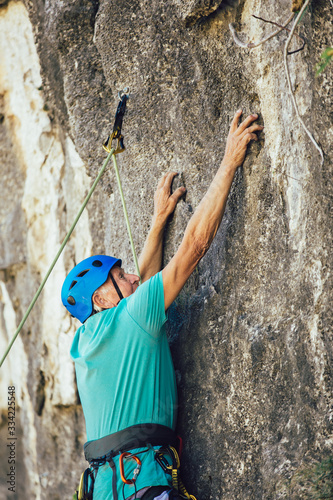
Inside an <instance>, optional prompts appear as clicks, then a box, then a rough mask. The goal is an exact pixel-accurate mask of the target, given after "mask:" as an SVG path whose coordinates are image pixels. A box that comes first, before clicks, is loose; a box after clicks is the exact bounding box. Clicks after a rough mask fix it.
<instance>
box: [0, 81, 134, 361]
mask: <svg viewBox="0 0 333 500" xmlns="http://www.w3.org/2000/svg"><path fill="white" fill-rule="evenodd" d="M128 92H129V89H128V87H126V88H125V89H124V90H123V91H121V92H119V93H118V96H119V99H120V103H119V104H118V108H117V112H116V117H115V123H114V126H113V131H112V134H111V135H110V136H109V137H108V138H107V140H106V141H105V142H104V144H103V148H104V149H105V151H107V152H108V156H107V158H106V160H105V161H104V163H103V166H102V168H101V170H100V171H99V173H98V175H97V177H96V179H95V181H94V183H93V185H92V186H91V188H90V190H89V193H88V194H87V196H86V198H85V200H84V202H83V204H82V206H81V208H80V210H79V212H78V214H77V216H76V217H75V219H74V222H73V224H72V225H71V227H70V229H69V231H68V233H67V234H66V236H65V238H64V240H63V242H62V244H61V246H60V248H59V250H58V252H57V254H56V256H55V258H54V260H53V262H52V264H51V265H50V267H49V269H48V271H47V273H46V275H45V278H44V279H43V281H42V283H41V284H40V286H39V288H38V290H37V292H36V293H35V295H34V297H33V299H32V301H31V302H30V305H29V307H28V309H27V311H26V313H25V315H24V316H23V318H22V320H21V322H20V324H19V326H18V328H17V330H16V332H15V333H14V335H13V338H12V339H11V341H10V343H9V345H8V347H7V349H6V351H5V353H4V355H3V356H2V358H1V360H0V367H1V366H2V364H3V362H4V361H5V359H6V357H7V356H8V353H9V351H10V350H11V348H12V346H13V344H14V342H15V340H16V339H17V337H18V335H19V333H20V331H21V330H22V328H23V326H24V324H25V322H26V320H27V318H28V316H29V314H30V312H31V311H32V308H33V307H34V305H35V303H36V301H37V299H38V297H39V296H40V294H41V292H42V290H43V288H44V286H45V283H46V282H47V280H48V278H49V276H50V274H51V272H52V270H53V268H54V266H55V265H56V263H57V261H58V259H59V257H60V255H61V254H62V252H63V250H64V248H65V246H66V245H67V242H68V240H69V238H70V236H71V234H72V232H73V231H74V229H75V226H76V224H77V223H78V221H79V219H80V217H81V215H82V212H83V210H84V209H85V207H86V205H87V203H88V201H89V200H90V197H91V195H92V194H93V192H94V191H95V188H96V186H97V184H98V182H99V180H100V179H101V177H102V175H103V173H104V171H105V169H106V167H107V165H108V163H109V161H110V160H111V158H112V160H113V165H114V168H115V172H116V177H117V182H118V186H119V192H120V197H121V202H122V205H123V210H124V217H125V221H126V226H127V231H128V236H129V240H130V243H131V248H132V253H133V259H134V264H135V268H136V273H137V275H138V276H139V277H140V271H139V265H138V259H137V256H136V252H135V247H134V243H133V237H132V233H131V228H130V224H129V219H128V214H127V209H126V204H125V198H124V193H123V190H122V187H121V181H120V176H119V171H118V167H117V161H116V156H115V155H116V154H118V153H121V152H122V151H124V150H125V146H124V140H123V136H122V135H121V127H122V123H123V118H124V114H125V111H126V102H127V99H128ZM114 139H117V147H116V149H114V148H112V146H111V144H112V141H113V140H114ZM140 283H141V277H140Z"/></svg>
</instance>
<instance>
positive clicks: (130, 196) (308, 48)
mask: <svg viewBox="0 0 333 500" xmlns="http://www.w3.org/2000/svg"><path fill="white" fill-rule="evenodd" d="M290 7H291V2H290V1H287V0H282V1H281V2H274V1H272V0H267V1H265V2H260V1H257V0H241V1H236V0H229V1H222V2H217V1H212V0H211V1H205V0H191V1H186V2H181V1H180V0H150V1H149V2H148V1H146V0H131V1H129V2H110V1H106V0H101V1H100V2H98V1H97V0H96V1H91V0H90V1H88V0H72V1H71V2H62V1H60V0H47V1H43V2H42V1H41V0H31V1H29V2H26V3H25V4H23V3H21V2H19V1H16V2H15V1H11V2H6V1H5V2H4V1H2V2H0V37H1V38H0V40H1V69H0V108H1V109H0V155H1V167H0V168H1V178H2V189H1V204H0V225H1V236H0V287H1V288H0V296H1V305H0V327H1V338H0V346H1V352H4V350H5V348H6V345H7V344H8V342H9V340H10V338H11V337H12V335H13V333H14V332H15V330H16V327H17V325H18V324H19V322H20V320H21V319H22V317H23V315H24V313H25V311H26V309H27V307H28V305H29V303H30V301H31V299H32V297H33V295H34V293H35V291H36V290H37V288H38V286H39V284H40V282H41V280H42V279H43V277H44V276H45V273H46V271H47V269H48V266H49V265H50V263H51V262H52V260H53V258H54V256H55V254H56V252H57V250H58V248H59V246H60V243H61V241H62V240H63V238H64V236H65V234H66V231H67V230H68V229H69V227H70V225H71V223H72V221H73V219H74V217H75V215H76V213H77V210H78V209H79V207H80V203H81V202H82V200H83V198H84V196H85V194H86V192H87V189H88V188H89V186H90V185H91V183H92V181H93V179H94V177H95V176H96V174H97V172H98V170H99V168H100V166H101V164H102V162H103V160H104V158H105V153H104V152H103V150H102V148H101V144H102V142H103V141H104V140H105V139H106V137H107V135H108V134H109V132H110V130H111V127H112V123H113V116H114V110H115V108H116V105H117V92H118V91H119V90H120V89H122V88H124V87H125V86H129V87H130V100H129V105H128V111H127V113H126V116H125V120H124V126H123V133H124V136H125V145H126V147H127V149H126V151H125V152H124V153H123V154H121V155H119V166H120V173H121V178H122V182H123V189H124V192H125V197H126V199H127V203H128V211H129V217H130V222H131V225H132V229H133V230H134V229H135V230H134V231H133V232H134V241H135V245H136V248H137V250H138V251H140V249H141V248H142V247H143V243H144V239H145V236H146V234H147V230H148V228H149V224H150V214H151V213H152V207H153V193H154V190H155V187H156V184H157V181H158V179H159V177H160V176H161V174H162V173H163V172H166V171H168V170H176V171H178V172H180V173H181V176H180V177H181V180H182V182H183V183H185V185H186V187H187V197H186V200H185V201H182V202H181V203H180V204H179V206H178V207H177V210H176V213H175V215H174V217H173V218H172V220H171V221H170V224H169V226H168V229H167V232H166V244H165V255H164V261H165V262H167V261H168V260H169V259H170V258H171V256H172V255H173V254H174V252H175V251H176V250H177V248H178V245H179V243H180V241H181V238H182V234H183V232H184V229H185V227H186V224H187V222H188V220H189V219H190V217H191V214H192V212H193V210H194V209H195V207H196V206H197V204H198V203H199V201H200V199H201V197H202V196H203V195H204V193H205V190H206V188H207V187H208V185H209V183H210V181H211V180H212V178H213V176H214V172H215V171H216V169H217V168H218V165H219V162H220V161H221V159H222V156H223V151H224V145H225V138H226V135H227V132H228V128H229V123H230V120H231V117H232V116H233V114H234V112H235V110H236V109H238V108H239V107H242V109H243V110H244V113H245V114H246V113H250V112H257V113H258V114H259V115H260V121H261V123H264V125H265V132H264V133H263V134H261V137H260V141H258V142H257V143H255V144H252V145H251V146H250V147H249V151H248V155H247V158H246V161H245V164H244V166H243V168H242V169H239V171H238V172H237V175H236V178H235V181H234V184H233V188H232V192H231V195H230V197H229V201H228V206H227V210H226V214H225V217H224V220H223V222H222V225H221V228H220V230H219V232H218V234H217V236H216V238H215V240H214V242H213V245H212V247H211V249H210V250H209V252H208V254H207V255H206V256H205V257H204V259H203V260H202V262H201V263H200V265H199V267H198V269H197V271H196V272H195V273H194V274H193V275H192V277H191V278H190V280H189V281H188V283H187V285H186V286H185V288H184V290H183V292H182V293H181V295H180V296H179V298H178V299H177V301H176V303H175V304H174V305H173V306H172V308H171V310H170V321H169V333H170V342H171V347H172V351H173V355H174V362H175V365H176V369H177V373H178V382H179V395H180V408H179V432H180V434H181V435H182V436H183V439H184V442H185V449H184V453H183V476H184V479H185V483H186V484H187V485H188V489H189V490H190V491H191V493H193V494H195V495H196V496H197V498H198V499H200V500H208V499H214V500H216V499H228V500H229V499H263V500H267V499H280V498H293V499H298V498H315V496H313V493H311V491H310V489H309V484H307V482H306V481H303V482H302V481H299V480H298V477H301V475H302V474H303V473H306V471H308V470H309V467H310V468H311V466H312V464H313V463H316V462H322V461H324V460H325V459H326V458H327V457H329V456H330V455H332V445H333V441H332V418H333V414H332V309H331V307H332V306H331V303H332V296H331V293H330V292H331V290H332V274H331V265H332V257H331V254H332V252H331V249H332V186H331V175H332V158H333V149H332V142H333V141H332V139H333V124H332V113H331V104H332V75H333V73H332V67H330V66H328V67H327V69H326V71H325V72H324V73H323V74H322V75H321V76H319V77H317V78H315V76H314V73H315V65H316V63H317V62H318V60H319V58H320V54H321V53H322V51H323V50H324V48H325V47H326V46H328V45H329V44H330V41H331V39H332V20H333V9H332V6H331V3H330V2H329V1H328V0H319V1H318V2H312V3H311V5H310V9H308V10H307V12H306V13H305V15H304V17H303V19H302V21H301V23H300V27H299V28H298V32H299V34H301V35H302V36H304V37H305V40H306V45H305V49H304V50H303V51H301V52H299V53H297V54H294V55H291V56H289V59H288V61H289V67H290V73H291V78H292V83H293V86H294V89H295V96H296V100H297V102H298V106H299V110H300V114H301V116H302V118H303V120H304V121H305V122H306V124H307V126H308V127H309V128H310V129H311V131H312V133H313V135H314V137H315V138H316V140H317V142H318V143H319V144H320V146H321V147H322V149H323V151H324V153H325V161H324V163H323V165H322V164H321V159H320V155H319V154H318V151H317V150H316V149H315V148H314V147H313V145H312V143H311V142H310V140H309V138H308V137H307V135H306V134H305V132H304V130H303V129H302V127H301V126H300V124H299V122H298V121H297V119H296V116H295V112H294V110H293V107H292V103H291V99H290V96H289V94H288V89H287V82H286V77H285V73H284V65H283V44H284V42H285V40H286V37H287V35H286V34H285V33H283V32H282V33H280V34H279V35H278V36H276V37H275V38H273V39H271V40H270V41H268V42H267V43H266V44H264V45H261V46H260V47H258V48H257V49H253V50H252V51H250V50H244V49H242V48H240V47H238V46H237V45H236V44H235V43H234V41H233V39H232V36H231V33H230V31H229V28H228V24H229V23H230V22H233V23H235V26H236V28H237V30H238V31H239V32H240V35H239V36H240V38H242V39H243V40H251V41H257V40H259V39H261V38H263V37H264V36H266V35H267V34H269V32H270V31H271V30H272V29H275V28H274V27H273V28H272V27H271V26H270V25H269V24H267V23H264V22H263V21H260V20H258V19H255V18H253V17H252V14H255V15H257V16H260V17H262V18H264V19H270V20H272V21H275V22H278V23H280V24H281V23H283V22H284V21H285V20H286V19H288V17H289V15H290ZM298 43H299V39H297V38H295V40H294V41H293V44H294V46H295V47H296V45H297V44H298ZM178 182H179V181H178ZM119 235H121V237H120V236H119ZM99 252H101V253H108V254H111V255H117V256H121V257H122V259H123V262H124V267H125V268H126V269H128V270H129V271H134V266H133V263H132V258H131V252H130V245H129V243H128V240H127V236H126V227H125V222H124V220H123V215H122V209H121V201H120V198H119V194H118V190H117V185H116V181H115V176H114V173H113V171H112V169H111V168H110V169H109V170H108V171H107V172H106V173H105V175H104V176H103V178H102V180H101V182H100V185H99V187H98V189H97V191H96V193H95V194H94V196H93V198H92V199H91V201H90V203H89V206H88V210H87V211H85V212H84V214H83V216H82V218H81V219H80V222H79V224H78V226H77V229H76V230H75V232H74V234H73V236H72V238H71V240H70V242H69V244H68V245H67V247H66V250H65V252H64V254H63V255H62V257H61V258H60V259H59V261H58V263H57V265H56V267H55V269H54V271H53V273H52V274H51V277H50V279H49V281H48V283H47V285H46V287H45V289H44V291H43V294H42V296H41V297H40V299H39V301H38V302H37V305H36V306H35V308H34V310H33V312H32V313H31V315H30V317H29V319H28V321H27V323H26V325H25V327H24V329H23V331H22V332H21V334H20V336H19V338H18V339H17V341H16V343H15V344H14V347H13V349H12V351H11V352H10V354H9V356H8V358H7V359H6V361H5V363H4V365H3V367H2V368H1V371H0V377H1V378H0V384H1V411H2V416H3V417H2V430H1V435H0V439H1V457H2V458H1V483H0V488H1V489H0V492H1V497H2V498H7V497H8V498H10V499H15V498H23V495H25V497H26V498H29V499H46V498H51V499H58V498H59V499H60V498H71V495H72V493H73V492H74V489H75V487H76V486H77V484H78V480H79V475H80V473H81V471H82V470H83V469H84V468H85V463H84V459H83V456H82V445H83V443H84V441H85V433H84V420H83V415H82V410H81V407H80V404H79V401H78V396H77V391H76V386H75V377H74V369H73V365H72V362H71V360H70V358H69V348H70V345H71V341H72V338H73V335H74V332H75V329H76V328H77V326H78V324H77V323H76V321H75V320H73V319H72V318H70V317H69V316H68V315H67V314H66V313H65V311H64V309H63V307H62V305H61V302H60V289H61V285H62V281H63V279H64V277H65V275H66V273H67V272H68V271H69V269H70V268H71V267H72V266H73V265H74V264H75V263H76V262H78V261H80V260H81V259H82V258H85V257H86V256H88V255H90V254H92V253H99ZM8 386H15V397H16V410H17V412H16V417H15V418H16V432H17V437H18V445H17V448H16V451H17V457H16V465H17V471H19V476H17V477H16V493H15V494H14V493H12V492H11V491H8V484H6V481H7V477H6V475H7V473H9V464H8V453H7V451H6V444H7V438H8V421H7V416H8V414H7V392H8ZM17 471H16V472H17ZM311 495H312V496H311Z"/></svg>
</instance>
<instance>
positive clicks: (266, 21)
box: [252, 14, 305, 55]
mask: <svg viewBox="0 0 333 500" xmlns="http://www.w3.org/2000/svg"><path fill="white" fill-rule="evenodd" d="M252 17H254V18H255V19H259V20H260V21H264V23H270V24H274V25H275V26H278V27H279V28H282V29H284V30H286V31H289V33H290V29H289V28H287V27H286V26H281V24H278V23H276V22H275V21H269V20H268V19H264V18H263V17H259V16H255V15H254V14H252ZM295 35H296V36H297V37H298V38H300V40H302V42H303V44H302V47H300V48H299V49H296V50H292V51H291V52H288V54H289V55H291V54H296V52H300V51H301V50H303V49H304V47H305V40H304V38H302V37H301V36H300V35H298V34H297V33H295Z"/></svg>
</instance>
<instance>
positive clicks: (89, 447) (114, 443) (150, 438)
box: [83, 424, 177, 463]
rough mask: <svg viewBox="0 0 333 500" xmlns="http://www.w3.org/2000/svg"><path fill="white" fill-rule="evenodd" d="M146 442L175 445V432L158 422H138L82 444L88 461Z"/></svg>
mask: <svg viewBox="0 0 333 500" xmlns="http://www.w3.org/2000/svg"><path fill="white" fill-rule="evenodd" d="M147 444H151V445H152V446H167V445H170V446H176V444H177V436H176V434H175V432H174V431H173V430H172V429H170V427H166V426H165V425H160V424H138V425H131V426H130V427H126V429H123V430H121V431H119V432H115V433H113V434H109V435H108V436H104V437H102V438H100V439H94V440H93V441H88V442H87V443H85V445H84V446H83V449H84V456H85V457H86V460H87V461H88V462H89V463H90V462H91V461H92V460H98V459H100V458H103V457H105V455H108V456H109V457H114V456H115V455H117V454H118V453H119V452H120V451H127V450H133V449H134V448H143V447H144V446H146V445H147Z"/></svg>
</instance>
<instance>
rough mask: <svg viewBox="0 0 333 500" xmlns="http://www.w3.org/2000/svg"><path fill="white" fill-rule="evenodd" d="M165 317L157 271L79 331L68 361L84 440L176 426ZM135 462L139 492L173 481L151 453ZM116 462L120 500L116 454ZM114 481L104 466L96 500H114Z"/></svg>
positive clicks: (128, 467)
mask: <svg viewBox="0 0 333 500" xmlns="http://www.w3.org/2000/svg"><path fill="white" fill-rule="evenodd" d="M166 319H167V318H166V314H165V310H164V291H163V280H162V273H158V274H156V275H155V276H153V277H152V278H151V279H149V280H148V281H146V282H145V283H144V284H142V285H140V286H139V288H138V289H137V290H136V291H135V293H134V294H132V295H131V296H130V297H127V298H126V299H123V300H121V301H120V302H119V304H118V306H117V307H114V308H112V309H107V310H105V311H102V312H100V313H98V314H95V315H94V316H92V317H90V318H89V319H88V320H87V321H86V322H85V323H84V324H83V325H82V326H81V327H80V328H79V329H78V330H77V332H76V334H75V337H74V340H73V344H72V348H71V356H72V358H73V360H74V362H75V370H76V378H77V386H78V391H79V394H80V399H81V403H82V408H83V413H84V416H85V421H86V430H87V440H88V441H91V440H94V439H99V438H101V437H103V436H106V435H108V434H112V433H114V432H117V431H120V430H122V429H125V428H126V427H129V426H131V425H136V424H143V423H152V424H154V423H155V424H161V425H165V426H167V427H170V428H171V429H174V428H175V425H176V408H177V392H176V383H175V374H174V368H173V363H172V359H171V353H170V349H169V345H168V341H167V337H166V332H165V327H164V324H165V322H166ZM137 451H141V450H137ZM138 457H139V458H140V460H141V461H142V468H141V472H140V474H139V476H138V478H137V481H136V487H137V490H139V489H141V488H143V487H146V486H156V485H166V484H170V477H169V476H168V475H165V474H164V472H163V471H162V469H161V467H160V466H159V465H158V463H157V462H156V461H155V460H154V452H153V450H150V451H148V452H145V453H142V454H139V455H138ZM114 461H115V464H116V467H117V478H118V495H119V498H120V499H122V498H123V494H122V486H123V483H122V481H121V478H120V473H119V457H115V458H114ZM135 466H136V463H135V461H134V460H129V461H125V474H126V477H128V478H129V479H131V478H132V471H133V470H134V469H135ZM111 482H112V471H111V468H110V467H109V465H108V464H105V465H104V466H101V467H100V468H99V471H98V474H97V478H96V482H95V487H94V500H112V498H113V496H112V486H111ZM124 493H125V498H127V497H129V496H130V495H131V494H133V493H134V487H133V486H131V485H126V486H125V491H124Z"/></svg>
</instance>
